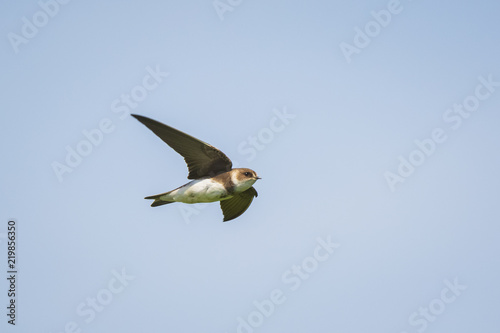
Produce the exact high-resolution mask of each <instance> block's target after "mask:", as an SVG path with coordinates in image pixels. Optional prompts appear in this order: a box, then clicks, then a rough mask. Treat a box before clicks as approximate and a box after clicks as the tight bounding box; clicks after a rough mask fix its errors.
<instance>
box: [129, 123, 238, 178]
mask: <svg viewBox="0 0 500 333" xmlns="http://www.w3.org/2000/svg"><path fill="white" fill-rule="evenodd" d="M132 116H133V117H134V118H135V119H137V120H139V121H140V122H141V123H143V124H144V125H145V126H146V127H147V128H149V129H150V130H151V131H153V133H154V134H156V135H158V136H159V137H160V139H162V140H163V141H164V142H165V143H166V144H167V145H169V146H170V147H172V148H173V149H174V150H175V151H176V152H178V153H179V154H181V155H182V157H184V160H185V161H186V163H187V166H188V169H189V175H188V179H198V178H201V177H205V176H213V175H215V174H217V173H219V172H225V171H229V170H231V168H232V166H233V164H232V162H231V160H230V159H229V158H228V157H227V156H226V155H224V153H223V152H221V151H220V150H218V149H217V148H215V147H214V146H211V145H209V144H208V143H206V142H203V141H201V140H198V139H196V138H194V137H192V136H191V135H188V134H186V133H184V132H181V131H179V130H176V129H175V128H173V127H170V126H167V125H165V124H162V123H160V122H158V121H156V120H153V119H150V118H147V117H143V116H139V115H136V114H132Z"/></svg>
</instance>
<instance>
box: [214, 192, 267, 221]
mask: <svg viewBox="0 0 500 333" xmlns="http://www.w3.org/2000/svg"><path fill="white" fill-rule="evenodd" d="M257 195H258V194H257V191H256V190H255V189H254V188H253V187H250V188H249V189H248V190H246V191H245V192H241V193H239V194H236V195H235V196H233V197H232V198H231V199H227V200H222V201H221V202H220V208H221V209H222V213H223V214H224V222H227V221H230V220H232V219H235V218H237V217H238V216H240V215H241V214H243V213H244V212H245V211H246V210H247V209H248V207H250V204H251V203H252V200H253V198H254V197H257Z"/></svg>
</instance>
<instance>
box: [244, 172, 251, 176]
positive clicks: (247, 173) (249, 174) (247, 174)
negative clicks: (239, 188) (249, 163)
mask: <svg viewBox="0 0 500 333" xmlns="http://www.w3.org/2000/svg"><path fill="white" fill-rule="evenodd" d="M244 175H245V176H247V177H250V176H251V175H252V174H251V173H250V172H245V173H244Z"/></svg>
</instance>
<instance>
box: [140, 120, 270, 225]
mask: <svg viewBox="0 0 500 333" xmlns="http://www.w3.org/2000/svg"><path fill="white" fill-rule="evenodd" d="M132 116H133V117H134V118H135V119H137V120H139V121H140V122H141V123H142V124H143V125H145V126H146V127H147V128H149V129H150V130H151V131H153V133H154V134H156V135H157V136H158V137H159V138H160V139H162V140H163V141H164V142H165V143H166V144H167V145H169V146H170V147H171V148H172V149H173V150H175V151H176V152H177V153H179V154H180V155H181V156H182V157H184V160H185V161H186V164H187V166H188V169H189V175H188V177H187V178H188V179H192V181H190V182H189V183H187V184H184V185H182V186H180V187H178V188H176V189H174V190H172V191H168V192H165V193H161V194H156V195H152V196H149V197H146V198H145V199H152V200H154V201H153V203H152V204H151V207H156V206H161V205H166V204H169V203H172V202H183V203H188V204H193V203H200V202H216V201H220V207H221V209H222V213H223V215H224V219H223V221H224V222H226V221H230V220H232V219H235V218H237V217H238V216H240V215H241V214H243V213H244V212H245V211H246V210H247V208H248V207H249V206H250V204H251V203H252V200H253V198H254V197H257V195H258V194H257V191H256V190H255V188H253V184H254V183H255V182H256V181H257V180H258V179H261V178H260V177H258V176H257V173H256V172H255V171H253V170H251V169H247V168H234V169H233V163H232V162H231V160H230V159H229V158H228V157H227V156H226V155H225V154H224V153H223V152H221V151H220V150H219V149H217V148H215V147H214V146H212V145H209V144H208V143H206V142H203V141H201V140H198V139H196V138H195V137H192V136H191V135H188V134H186V133H184V132H181V131H179V130H177V129H175V128H173V127H170V126H167V125H165V124H162V123H160V122H158V121H156V120H153V119H150V118H147V117H144V116H140V115H137V114H132Z"/></svg>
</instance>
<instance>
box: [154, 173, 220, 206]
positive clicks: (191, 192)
mask: <svg viewBox="0 0 500 333" xmlns="http://www.w3.org/2000/svg"><path fill="white" fill-rule="evenodd" d="M229 198H230V196H228V195H227V191H226V189H225V188H224V186H223V185H222V184H220V183H218V182H215V181H213V180H212V179H210V178H206V179H197V180H193V181H192V182H189V183H187V184H186V185H184V186H181V187H180V188H178V189H176V190H173V191H172V192H170V193H169V194H165V195H164V196H162V197H160V199H162V200H165V201H176V202H184V203H198V202H214V201H220V200H221V199H229Z"/></svg>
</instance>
